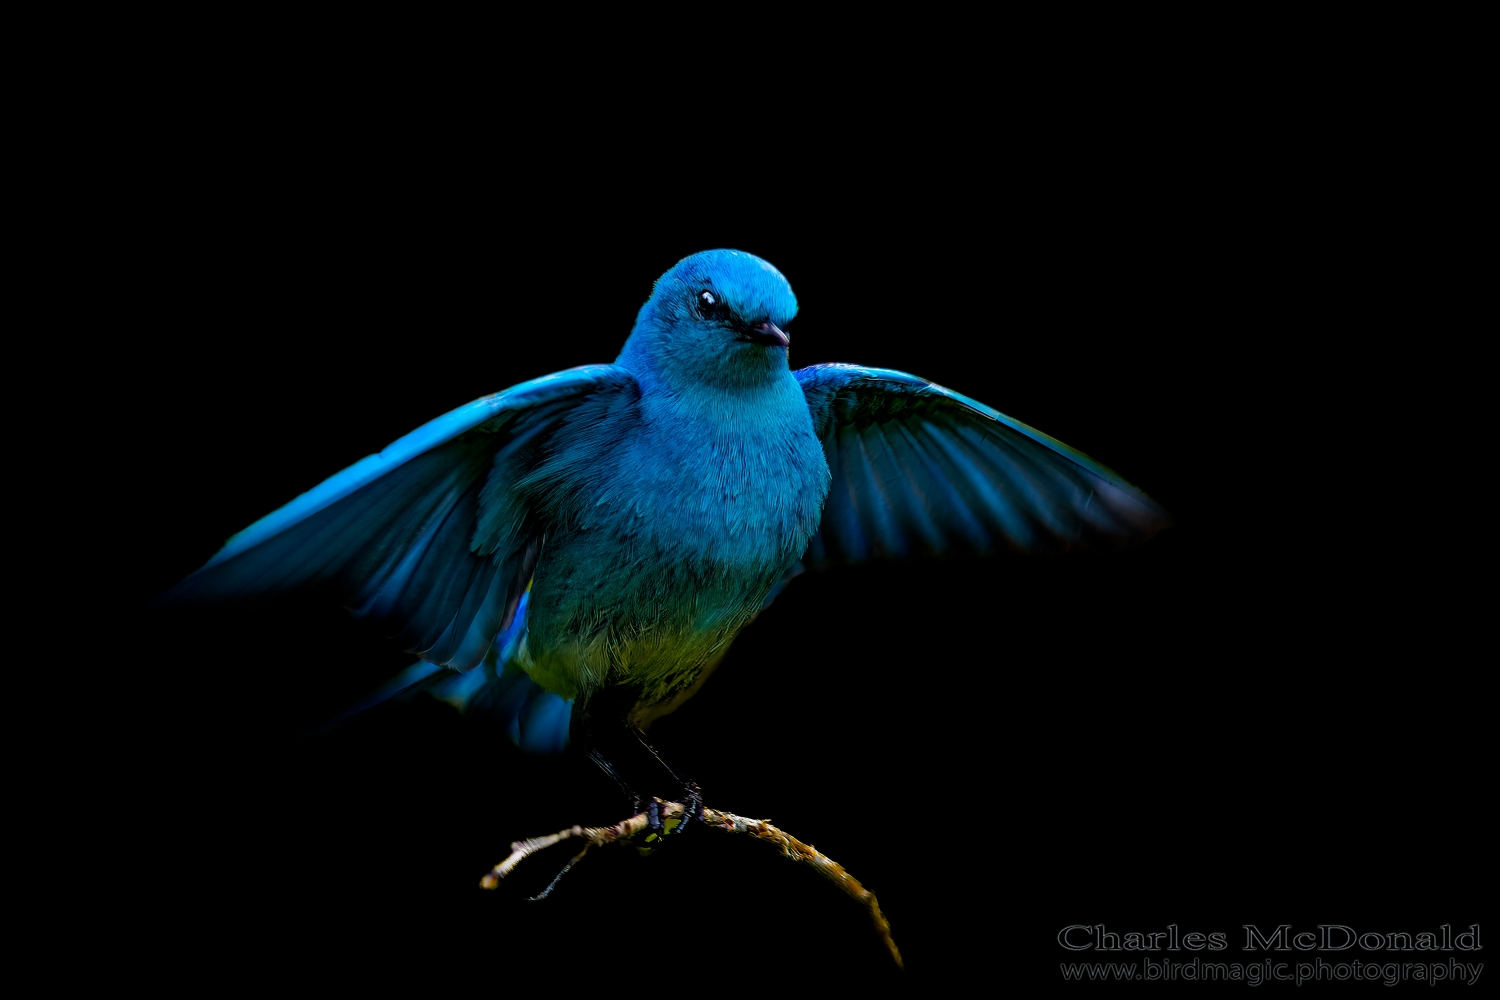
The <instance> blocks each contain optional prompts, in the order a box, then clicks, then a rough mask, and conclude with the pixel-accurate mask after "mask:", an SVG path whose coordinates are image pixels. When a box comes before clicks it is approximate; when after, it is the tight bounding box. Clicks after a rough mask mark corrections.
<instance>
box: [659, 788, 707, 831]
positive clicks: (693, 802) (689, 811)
mask: <svg viewBox="0 0 1500 1000" xmlns="http://www.w3.org/2000/svg"><path fill="white" fill-rule="evenodd" d="M671 804H672V803H668V802H663V801H662V800H661V799H652V800H651V801H650V802H649V803H647V804H646V810H645V811H646V827H647V828H648V829H649V830H650V831H651V832H652V833H654V834H656V836H657V837H658V838H661V837H665V836H667V835H668V834H670V833H681V832H682V831H683V830H685V829H686V828H687V825H688V823H689V821H691V820H695V819H696V820H699V821H702V819H703V791H702V790H701V789H700V788H699V787H698V783H697V782H696V781H687V782H683V785H682V798H681V799H679V800H678V802H677V803H676V804H678V805H681V806H682V812H680V813H678V814H677V815H676V816H673V817H670V818H668V817H667V815H666V806H668V805H671Z"/></svg>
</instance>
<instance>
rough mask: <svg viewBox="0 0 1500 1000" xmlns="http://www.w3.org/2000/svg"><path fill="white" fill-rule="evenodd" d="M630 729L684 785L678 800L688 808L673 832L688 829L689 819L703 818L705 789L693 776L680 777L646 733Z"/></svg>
mask: <svg viewBox="0 0 1500 1000" xmlns="http://www.w3.org/2000/svg"><path fill="white" fill-rule="evenodd" d="M630 731H631V732H632V733H634V734H635V738H636V740H637V741H639V743H640V744H641V746H643V747H645V748H646V752H647V753H649V754H650V755H651V756H652V757H653V758H655V760H656V762H657V763H658V764H660V765H661V766H662V769H663V770H665V771H666V772H667V773H668V774H670V775H671V776H672V780H673V781H674V782H676V783H677V784H678V785H680V786H682V798H680V799H679V800H678V801H679V802H681V803H682V804H683V806H685V807H686V808H684V809H683V812H682V819H681V820H679V821H678V824H677V828H676V829H675V830H673V831H672V832H673V833H681V832H682V831H683V830H686V829H687V825H688V821H689V820H694V819H696V820H701V819H703V790H702V789H701V788H699V787H698V783H697V782H696V781H693V780H692V779H691V778H679V777H678V776H677V772H676V771H674V770H672V766H671V765H670V764H668V763H667V762H666V761H664V760H662V759H661V754H659V753H657V752H656V748H655V747H653V746H652V745H651V744H650V743H647V742H646V734H645V733H643V732H641V731H640V730H639V729H637V728H635V727H634V726H631V727H630ZM652 806H653V808H654V807H655V803H654V802H653V803H652ZM657 826H658V824H655V823H653V824H652V827H651V829H653V830H656V831H657V832H658V833H660V832H661V831H660V830H658V829H657Z"/></svg>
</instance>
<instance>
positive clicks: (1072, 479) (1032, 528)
mask: <svg viewBox="0 0 1500 1000" xmlns="http://www.w3.org/2000/svg"><path fill="white" fill-rule="evenodd" d="M795 374H796V377H797V380H798V381H799V382H800V383H801V385H802V390H803V394H804V396H805V398H806V399H807V403H808V409H809V412H810V413H811V415H812V418H813V427H814V430H815V432H816V433H817V434H818V436H819V438H820V440H821V441H822V442H823V450H824V454H825V456H826V458H827V460H828V468H829V471H830V472H831V473H832V474H833V481H832V484H831V486H830V489H829V494H828V501H827V505H826V506H825V508H824V512H823V521H822V523H821V525H820V527H819V530H818V532H817V534H815V535H814V536H813V539H812V542H811V543H810V544H809V546H808V550H807V554H806V555H805V556H804V557H803V562H804V563H805V564H806V565H808V566H818V565H824V564H828V563H834V562H858V561H860V560H863V559H869V558H871V557H875V556H902V555H908V554H926V555H936V554H941V553H945V552H952V551H970V552H978V553H990V552H995V551H1000V550H1010V551H1016V552H1052V551H1067V550H1086V549H1098V548H1117V547H1121V546H1124V545H1131V544H1136V543H1139V542H1143V541H1145V540H1146V539H1148V538H1150V537H1151V536H1152V535H1153V534H1155V533H1156V532H1157V531H1159V530H1161V529H1162V528H1164V527H1166V526H1167V525H1168V524H1169V523H1170V520H1169V518H1168V517H1167V514H1166V512H1165V511H1164V510H1162V508H1161V507H1160V506H1159V505H1157V504H1156V503H1155V502H1154V501H1153V500H1152V499H1151V498H1150V497H1148V496H1146V494H1144V493H1142V492H1141V491H1140V490H1137V489H1136V488H1135V487H1133V486H1131V485H1130V484H1129V483H1127V482H1126V481H1125V480H1124V479H1122V478H1120V477H1119V476H1118V475H1116V474H1115V473H1114V472H1111V471H1110V470H1109V469H1107V468H1105V467H1104V466H1102V465H1100V464H1099V463H1098V462H1095V461H1094V460H1093V459H1091V458H1089V457H1088V456H1087V455H1084V454H1083V453H1081V452H1079V451H1076V450H1075V449H1073V448H1070V447H1068V446H1067V445H1065V444H1063V443H1062V442H1060V441H1058V440H1056V439H1055V438H1051V437H1049V436H1047V435H1046V434H1043V433H1042V432H1040V431H1038V430H1036V429H1035V428H1032V427H1028V426H1027V425H1026V424H1023V423H1021V422H1020V421H1018V420H1015V419H1014V418H1012V417H1007V416H1006V415H1005V414H1003V413H1000V412H999V411H997V410H995V409H993V408H991V407H988V406H985V405H984V404H983V403H978V402H976V401H974V400H972V399H969V398H968V397H966V396H962V395H959V394H958V393H956V392H953V391H951V390H949V389H945V388H943V387H942V386H939V385H935V384H933V383H931V382H928V381H926V380H924V379H920V378H917V377H916V376H914V375H908V374H906V373H905V372H898V371H891V370H889V369H882V368H863V367H860V366H857V365H815V366H813V367H811V368H804V369H801V370H800V371H798V372H796V373H795Z"/></svg>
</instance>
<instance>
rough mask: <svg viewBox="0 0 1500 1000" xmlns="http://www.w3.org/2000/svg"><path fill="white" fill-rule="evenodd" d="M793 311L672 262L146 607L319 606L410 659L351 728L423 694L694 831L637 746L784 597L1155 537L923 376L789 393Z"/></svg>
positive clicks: (1141, 514)
mask: <svg viewBox="0 0 1500 1000" xmlns="http://www.w3.org/2000/svg"><path fill="white" fill-rule="evenodd" d="M797 309H798V304H797V299H796V296H795V295H794V294H793V292H792V288H791V285H790V283H789V282H788V280H787V278H786V277H785V276H784V275H783V274H782V273H781V272H780V271H779V270H777V268H776V267H775V266H773V265H772V264H770V263H769V262H767V261H765V260H763V259H761V258H759V257H757V256H755V255H753V254H750V253H746V252H743V251H737V250H709V251H705V252H701V253H695V254H693V255H691V256H688V257H686V258H684V259H682V260H681V261H679V262H678V263H677V264H675V265H674V266H673V267H672V268H671V269H669V270H668V271H667V272H666V273H665V274H663V275H662V276H661V277H660V278H659V279H658V280H657V281H656V283H655V284H654V286H653V288H652V291H651V294H650V296H649V298H648V299H647V300H646V302H645V304H644V305H643V306H642V307H641V309H640V312H639V314H638V316H637V318H636V322H635V325H634V328H633V329H632V330H631V332H630V334H629V336H628V337H627V339H626V340H625V343H624V347H623V349H622V350H621V351H620V354H619V356H618V357H617V358H616V359H615V361H614V363H613V364H589V365H582V366H580V367H576V368H570V369H567V370H565V371H560V372H556V373H554V374H550V375H545V376H542V377H540V378H535V379H532V380H531V381H527V382H522V383H520V384H518V385H515V386H512V387H511V388H508V389H505V390H504V391H502V392H498V393H495V394H493V395H489V396H485V397H483V398H481V399H477V400H475V401H474V402H472V403H469V404H467V405H465V406H461V407H459V408H458V409H456V410H453V411H452V412H450V413H447V414H444V415H442V416H439V417H437V418H436V419H434V420H432V421H430V422H429V423H427V424H424V425H423V426H421V427H419V428H417V429H416V430H414V431H412V432H411V433H409V434H407V435H406V436H404V437H402V438H400V439H398V440H397V441H395V442H394V443H392V444H391V445H389V446H388V447H387V448H385V449H384V450H382V451H381V452H379V453H377V454H374V455H371V456H369V457H367V458H365V459H363V460H361V461H359V462H356V463H355V464H354V465H352V466H350V467H349V468H347V469H345V470H343V471H342V472H339V473H337V474H336V475H334V476H332V477H330V478H329V479H327V480H325V481H324V482H322V483H321V484H319V485H317V486H315V487H313V488H312V489H310V490H309V491H307V492H306V493H303V494H302V495H300V496H298V497H296V498H295V499H293V500H292V501H291V502H289V503H287V504H286V505H285V506H283V507H281V508H280V509H278V510H276V511H273V512H272V513H270V514H268V515H266V516H265V517H263V518H261V519H260V520H258V521H256V522H255V523H254V524H252V525H250V526H249V527H247V528H245V529H244V530H243V531H241V532H239V533H238V534H236V535H234V536H233V537H231V538H230V539H229V540H228V541H227V542H226V543H225V545H224V546H223V548H222V549H220V550H219V552H218V553H217V554H216V555H214V556H213V557H212V558H211V559H210V560H209V561H208V563H207V564H206V565H204V566H203V567H202V568H201V569H199V570H198V571H197V572H195V573H193V574H191V575H190V576H188V577H187V578H186V579H184V580H182V581H181V582H180V583H179V584H178V585H177V586H176V587H174V588H173V589H172V590H171V591H169V592H168V593H167V594H166V595H164V599H165V600H166V601H169V602H192V603H198V602H223V601H233V600H240V599H246V598H252V597H256V596H260V595H267V594H276V593H285V592H288V591H294V590H299V589H303V588H310V587H317V588H324V589H330V590H331V591H332V592H333V593H334V594H335V595H336V596H337V598H338V599H339V600H341V601H342V602H343V604H344V606H345V607H346V608H347V609H348V610H349V612H350V613H351V614H352V615H353V616H354V617H355V618H357V619H360V620H361V621H363V622H366V623H369V624H370V625H371V626H372V627H374V628H376V629H379V630H381V631H382V632H383V633H384V634H385V635H388V636H390V637H393V638H394V639H395V640H396V641H397V642H398V643H400V645H401V646H402V648H404V649H406V650H408V651H409V652H411V653H414V654H416V655H417V656H418V657H419V659H418V660H417V662H416V663H414V664H413V665H412V666H411V667H410V668H408V669H407V670H405V671H403V672H402V673H401V674H400V675H398V676H397V677H395V678H393V679H392V680H391V681H390V682H389V683H388V684H386V685H384V686H383V687H382V688H381V689H379V690H378V691H376V692H374V693H373V694H372V695H371V697H370V698H369V699H367V700H366V701H365V702H363V703H361V705H359V706H356V708H357V709H363V708H367V707H369V706H371V705H374V704H378V703H380V702H383V701H386V700H388V699H391V698H393V697H396V696H399V695H405V694H410V693H412V692H415V691H419V690H425V691H428V692H430V693H431V694H432V695H433V696H434V697H437V698H440V699H442V700H444V701H448V702H450V703H452V704H453V705H455V706H457V707H458V708H460V709H461V710H463V711H465V712H471V713H476V714H481V715H484V716H487V717H489V718H492V719H494V720H495V721H496V722H497V723H498V724H499V725H500V726H501V728H502V729H503V730H504V731H505V732H506V733H507V734H508V735H509V738H510V739H511V740H512V741H513V742H515V743H516V744H518V745H519V746H520V747H521V748H522V749H524V750H527V751H530V752H533V753H556V752H560V751H562V750H563V749H564V748H565V747H566V746H567V745H568V744H569V743H570V741H572V740H574V739H577V740H578V741H580V742H582V743H584V744H585V745H586V746H587V748H588V753H589V755H590V756H591V757H593V758H594V759H595V761H596V762H597V763H599V765H600V766H601V767H603V768H604V769H605V770H606V772H608V773H609V774H610V775H611V776H612V777H614V778H615V779H616V780H617V781H618V782H619V783H620V787H621V790H622V792H624V794H626V796H627V797H628V798H630V799H631V801H632V805H633V807H634V808H637V809H639V808H641V804H642V803H643V802H647V807H648V808H649V807H650V804H651V803H652V802H654V799H653V800H648V799H647V798H646V797H644V796H643V795H642V794H641V789H642V788H643V787H645V786H646V784H647V783H648V781H643V780H642V774H643V772H644V768H646V767H655V768H658V769H659V771H660V772H661V773H660V774H658V775H657V777H655V778H650V779H649V780H653V781H654V780H666V781H670V782H674V783H676V784H677V786H678V789H677V793H678V794H677V795H676V797H677V798H678V799H679V800H680V801H684V802H690V803H691V804H692V805H693V806H694V807H696V808H697V809H699V810H701V793H700V792H699V790H698V788H697V786H696V785H695V784H693V783H692V782H691V781H687V780H685V779H682V778H680V777H679V776H678V775H677V773H676V772H675V771H673V770H672V769H671V768H670V767H668V766H667V765H666V764H665V763H664V762H662V761H661V760H660V758H659V756H658V755H656V753H655V751H654V750H652V749H651V747H650V745H649V743H647V742H646V738H645V733H646V731H647V730H648V728H649V726H650V724H651V723H652V722H653V721H655V720H656V719H658V718H660V717H662V716H664V715H666V714H668V713H670V712H672V711H674V710H676V709H677V708H678V707H679V706H681V705H682V704H683V703H684V702H685V701H686V700H688V699H689V698H691V697H692V695H693V694H694V693H696V692H697V691H698V690H699V688H700V687H701V686H702V685H703V683H704V682H705V681H706V680H707V679H708V677H709V675H710V674H711V673H712V671H713V669H714V667H715V666H716V665H717V664H718V662H719V661H720V660H721V659H722V658H723V656H724V655H725V652H726V651H727V650H728V648H729V646H730V644H731V643H732V642H733V641H734V638H735V636H736V635H737V634H738V633H739V632H740V631H741V630H742V629H743V628H744V627H745V626H746V625H747V624H748V623H749V622H750V621H751V620H753V619H754V618H755V617H756V616H757V615H758V614H759V613H760V612H761V611H762V610H764V609H765V608H766V607H767V606H768V605H769V604H770V603H771V602H772V601H773V600H774V599H775V598H776V596H777V595H778V594H779V593H780V592H781V591H782V589H783V588H784V587H785V586H786V585H787V583H788V582H789V581H790V580H791V579H793V578H794V577H795V576H797V575H798V574H799V573H802V572H804V571H806V570H817V569H823V568H826V567H829V566H835V565H847V564H857V563H861V562H864V561H867V560H876V559H891V558H904V557H916V556H941V555H946V554H970V555H993V554H1000V553H1007V552H1011V553H1055V552H1072V551H1087V550H1098V549H1115V548H1121V547H1124V546H1128V545H1135V544H1140V543H1143V542H1145V541H1147V540H1149V539H1150V538H1151V537H1152V536H1153V535H1155V534H1156V533H1157V532H1159V531H1160V530H1162V529H1163V528H1166V527H1168V526H1169V525H1170V523H1171V520H1170V517H1169V516H1168V514H1167V513H1166V511H1165V510H1164V509H1163V508H1162V507H1161V506H1160V505H1159V504H1157V503H1156V502H1155V501H1153V500H1152V499H1151V498H1150V497H1149V496H1147V495H1146V494H1145V493H1144V492H1142V491H1141V490H1139V489H1137V488H1136V487H1134V486H1132V485H1131V484H1129V483H1128V482H1126V481H1125V480H1124V479H1123V478H1121V477H1120V476H1119V475H1117V474H1116V473H1114V472H1112V471H1111V470H1109V469H1108V468H1106V467H1105V466H1103V465H1101V464H1099V463H1098V462H1095V461H1094V460H1093V459H1091V458H1089V457H1088V456H1086V455H1084V454H1082V453H1081V452H1078V451H1076V450H1075V449H1073V448H1070V447H1069V446H1067V445H1065V444H1063V443H1062V442H1060V441H1057V440H1055V439H1054V438H1052V437H1049V436H1048V435H1046V434H1044V433H1042V432H1041V431H1038V430H1036V429H1034V428H1032V427H1029V426H1027V425H1026V424H1024V423H1022V422H1020V421H1018V420H1015V419H1013V418H1011V417H1009V416H1006V415H1005V414H1003V413H1000V412H999V411H997V410H995V409H993V408H992V407H990V406H987V405H985V404H983V403H980V402H977V401H975V400H973V399H970V398H968V397H966V396H963V395H961V394H959V393H957V392H954V391H952V390H949V389H946V388H944V387H942V386H939V385H936V384H934V383H932V382H930V381H927V380H926V379H923V378H920V377H918V376H915V375H911V374H907V373H905V372H901V371H897V370H894V369H885V368H871V367H864V366H861V365H855V364H820V365H813V366H810V367H807V368H801V369H795V370H794V369H792V368H791V366H790V364H789V361H788V353H789V347H790V342H791V337H790V335H789V334H788V333H787V327H788V326H789V325H790V323H791V322H792V320H793V318H794V317H795V316H796V314H797ZM626 759H630V760H633V761H634V764H633V765H632V766H626V765H625V764H624V763H622V761H624V760H626ZM642 761H644V763H642ZM661 774H665V777H662V776H661ZM689 812H690V814H691V810H690V811H689ZM651 819H652V825H653V827H659V825H660V820H659V815H658V814H657V813H655V812H653V813H652V814H651Z"/></svg>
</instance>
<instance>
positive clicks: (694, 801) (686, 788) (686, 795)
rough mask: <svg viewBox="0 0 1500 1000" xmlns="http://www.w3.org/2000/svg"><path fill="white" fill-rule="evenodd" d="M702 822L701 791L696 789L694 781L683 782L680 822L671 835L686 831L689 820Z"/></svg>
mask: <svg viewBox="0 0 1500 1000" xmlns="http://www.w3.org/2000/svg"><path fill="white" fill-rule="evenodd" d="M694 819H695V820H698V821H699V822H702V821H703V790H702V789H701V788H699V787H698V783H697V782H696V781H684V782H683V783H682V821H681V822H680V823H678V824H677V829H676V830H673V831H672V832H673V833H681V832H682V831H683V830H685V829H687V825H688V821H689V820H694Z"/></svg>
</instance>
